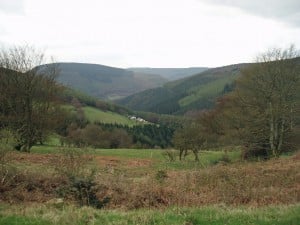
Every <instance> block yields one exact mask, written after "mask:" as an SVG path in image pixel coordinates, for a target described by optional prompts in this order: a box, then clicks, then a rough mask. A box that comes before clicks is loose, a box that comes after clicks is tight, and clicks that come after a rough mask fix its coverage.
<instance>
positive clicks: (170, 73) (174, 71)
mask: <svg viewBox="0 0 300 225" xmlns="http://www.w3.org/2000/svg"><path fill="white" fill-rule="evenodd" d="M208 69H209V68H207V67H190V68H150V67H136V68H128V70H131V71H134V72H138V73H147V74H158V75H161V76H162V77H164V78H166V79H168V80H170V81H172V80H178V79H181V78H184V77H189V76H192V75H195V74H198V73H201V72H203V71H205V70H208Z"/></svg>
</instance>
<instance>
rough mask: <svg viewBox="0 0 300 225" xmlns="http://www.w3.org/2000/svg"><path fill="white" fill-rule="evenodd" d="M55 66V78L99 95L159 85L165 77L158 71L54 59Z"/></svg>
mask: <svg viewBox="0 0 300 225" xmlns="http://www.w3.org/2000/svg"><path fill="white" fill-rule="evenodd" d="M57 66H58V69H59V71H60V72H59V76H58V81H60V82H61V83H63V84H64V85H66V86H69V87H71V88H75V89H78V90H80V91H83V92H85V93H87V94H89V95H92V96H94V97H99V98H102V99H110V100H113V99H118V98H121V97H125V96H128V95H131V94H134V93H137V92H140V91H143V90H146V89H149V88H154V87H158V86H161V85H163V84H164V83H165V82H166V81H167V80H166V79H165V78H163V77H161V76H159V75H153V74H144V73H138V72H132V71H128V70H125V69H120V68H114V67H108V66H103V65H97V64H84V63H57Z"/></svg>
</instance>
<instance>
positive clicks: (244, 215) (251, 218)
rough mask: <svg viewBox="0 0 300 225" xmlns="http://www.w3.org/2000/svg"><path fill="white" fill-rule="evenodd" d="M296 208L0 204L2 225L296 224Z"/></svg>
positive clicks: (299, 216)
mask: <svg viewBox="0 0 300 225" xmlns="http://www.w3.org/2000/svg"><path fill="white" fill-rule="evenodd" d="M299 212H300V205H291V206H273V207H264V208H259V209H253V208H247V207H238V208H232V207H226V206H208V207H201V208H169V209H165V210H135V211H120V210H96V209H93V208H89V207H83V208H77V207H74V206H69V205H61V206H57V205H56V206H55V205H50V204H48V205H47V204H45V205H33V206H26V207H25V206H22V205H21V206H10V205H0V224H1V225H2V224H3V225H4V224H7V225H25V224H28V225H29V224H30V225H38V224H41V225H42V224H43V225H48V224H49V225H50V224H51V225H52V224H53V225H54V224H55V225H69V224H70V225H85V224H91V225H92V224H95V225H96V224H99V225H100V224H101V225H102V224H105V225H110V224H111V225H116V224H118V225H165V224H171V225H185V224H186V225H224V224H228V225H260V224H261V225H298V224H299V221H300V214H299Z"/></svg>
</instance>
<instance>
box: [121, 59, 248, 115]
mask: <svg viewBox="0 0 300 225" xmlns="http://www.w3.org/2000/svg"><path fill="white" fill-rule="evenodd" d="M246 65H248V64H236V65H230V66H225V67H218V68H214V69H209V70H206V71H204V72H202V73H199V74H197V75H194V76H191V77H187V78H183V79H180V80H176V81H173V82H169V83H166V84H165V85H164V86H163V87H159V88H155V89H151V90H146V91H143V92H140V93H137V94H134V95H131V96H128V97H126V98H124V99H121V100H119V101H118V103H120V104H122V105H124V106H126V107H129V108H130V109H133V110H140V111H149V112H155V113H163V114H182V113H185V112H187V111H189V110H195V109H207V108H210V107H212V106H213V105H214V101H215V99H216V98H217V97H218V96H220V95H222V93H223V91H224V88H225V87H227V88H228V87H230V85H231V84H232V83H233V81H234V80H235V79H236V77H237V76H238V75H239V73H240V70H241V69H242V68H243V67H245V66H246Z"/></svg>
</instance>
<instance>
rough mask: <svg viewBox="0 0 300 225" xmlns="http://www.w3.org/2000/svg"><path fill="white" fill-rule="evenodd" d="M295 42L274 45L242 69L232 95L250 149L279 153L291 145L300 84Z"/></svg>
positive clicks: (232, 103)
mask: <svg viewBox="0 0 300 225" xmlns="http://www.w3.org/2000/svg"><path fill="white" fill-rule="evenodd" d="M297 56H299V54H298V52H297V51H296V50H295V48H294V47H293V46H291V47H290V48H288V49H285V50H282V49H272V50H269V51H267V52H266V53H264V54H261V55H260V56H259V57H258V58H257V62H256V63H254V64H252V65H250V66H249V67H247V68H246V69H244V70H243V71H242V76H241V77H240V79H238V81H237V84H236V89H235V91H234V92H233V94H232V95H231V101H232V102H231V104H230V105H231V106H233V107H232V110H234V111H231V112H232V115H231V117H233V118H238V119H239V121H238V122H239V125H240V128H241V129H242V130H243V136H242V139H243V141H244V143H245V145H246V147H247V148H248V150H249V151H250V153H251V151H257V152H260V153H264V154H265V155H267V156H268V157H271V156H273V157H278V156H279V155H280V154H281V153H282V151H283V150H284V149H285V148H290V147H291V146H290V144H291V143H290V137H291V135H292V134H293V132H294V125H295V117H296V116H297V113H298V114H299V111H297V110H296V109H297V107H298V104H299V102H298V103H297V101H298V100H299V98H298V97H297V94H298V93H299V91H300V90H299V87H300V83H299V82H300V60H299V58H297Z"/></svg>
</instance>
